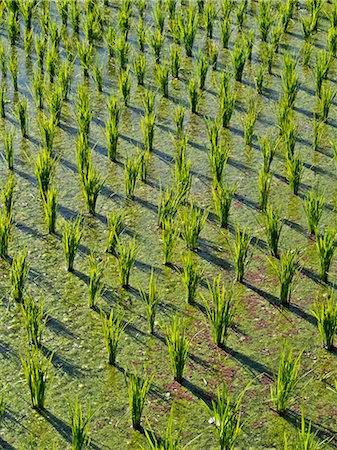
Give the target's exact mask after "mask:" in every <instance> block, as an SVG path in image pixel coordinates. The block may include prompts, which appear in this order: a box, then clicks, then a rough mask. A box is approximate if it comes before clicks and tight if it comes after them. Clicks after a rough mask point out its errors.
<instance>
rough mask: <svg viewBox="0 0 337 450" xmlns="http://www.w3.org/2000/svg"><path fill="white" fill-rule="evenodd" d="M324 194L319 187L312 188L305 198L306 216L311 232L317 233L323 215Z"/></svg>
mask: <svg viewBox="0 0 337 450" xmlns="http://www.w3.org/2000/svg"><path fill="white" fill-rule="evenodd" d="M324 201H325V198H324V195H323V194H321V195H320V194H319V192H318V191H317V189H312V190H311V191H310V192H309V193H308V194H307V195H306V196H305V199H304V208H305V216H306V219H307V224H308V231H309V233H310V234H317V232H318V225H319V222H320V220H321V217H322V213H323V206H324Z"/></svg>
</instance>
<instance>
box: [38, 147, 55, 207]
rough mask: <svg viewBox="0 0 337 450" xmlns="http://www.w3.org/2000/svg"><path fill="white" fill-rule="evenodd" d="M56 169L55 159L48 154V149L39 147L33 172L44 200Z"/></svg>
mask: <svg viewBox="0 0 337 450" xmlns="http://www.w3.org/2000/svg"><path fill="white" fill-rule="evenodd" d="M55 170H56V160H55V159H54V158H53V157H52V156H51V155H50V152H49V150H47V149H46V148H45V149H40V152H39V154H38V156H37V158H36V161H35V168H34V174H35V176H36V179H37V184H38V187H39V193H40V196H41V199H42V200H45V198H46V193H47V191H48V188H49V185H50V183H51V181H52V179H53V177H54V174H55Z"/></svg>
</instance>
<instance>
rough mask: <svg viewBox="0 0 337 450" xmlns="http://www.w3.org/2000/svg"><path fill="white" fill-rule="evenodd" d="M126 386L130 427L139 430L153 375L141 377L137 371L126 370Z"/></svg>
mask: <svg viewBox="0 0 337 450" xmlns="http://www.w3.org/2000/svg"><path fill="white" fill-rule="evenodd" d="M125 379H126V382H127V386H128V398H129V407H130V415H131V422H132V427H133V429H134V430H137V431H139V430H141V418H142V414H143V409H144V406H145V400H146V397H147V394H148V392H149V390H150V388H151V384H152V381H153V376H151V377H149V376H146V377H145V378H144V379H142V378H141V377H140V376H139V375H138V374H137V372H135V371H133V372H131V371H128V372H126V376H125Z"/></svg>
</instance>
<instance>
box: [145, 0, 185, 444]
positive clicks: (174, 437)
mask: <svg viewBox="0 0 337 450" xmlns="http://www.w3.org/2000/svg"><path fill="white" fill-rule="evenodd" d="M171 1H172V0H171ZM181 428H182V427H181V426H180V427H179V429H178V431H175V430H174V429H173V405H172V407H171V411H170V416H169V420H168V423H167V427H166V430H165V436H163V437H160V438H158V437H157V436H156V434H155V433H154V432H153V430H152V428H151V427H150V426H149V431H148V430H147V429H146V428H145V429H144V433H145V437H146V442H147V444H148V448H149V449H150V450H179V449H180V448H181V447H180V442H181ZM187 445H188V444H187ZM185 448H186V446H185V447H183V449H185ZM142 450H145V448H144V447H142Z"/></svg>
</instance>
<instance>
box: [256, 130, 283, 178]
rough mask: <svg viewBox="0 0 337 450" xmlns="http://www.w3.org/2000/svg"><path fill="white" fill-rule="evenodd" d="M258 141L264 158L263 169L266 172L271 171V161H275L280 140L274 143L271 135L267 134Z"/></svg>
mask: <svg viewBox="0 0 337 450" xmlns="http://www.w3.org/2000/svg"><path fill="white" fill-rule="evenodd" d="M258 143H259V147H260V151H261V154H262V158H263V170H264V171H265V172H266V173H269V172H270V166H271V163H272V162H273V159H274V156H275V153H276V149H277V145H278V142H276V143H274V144H272V143H271V142H270V139H269V137H268V136H267V135H266V136H261V137H259V138H258Z"/></svg>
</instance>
